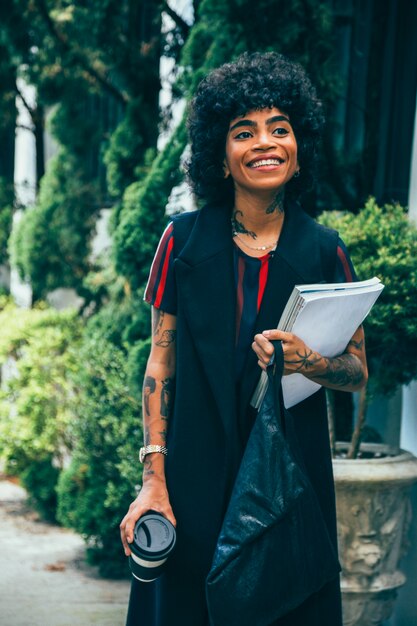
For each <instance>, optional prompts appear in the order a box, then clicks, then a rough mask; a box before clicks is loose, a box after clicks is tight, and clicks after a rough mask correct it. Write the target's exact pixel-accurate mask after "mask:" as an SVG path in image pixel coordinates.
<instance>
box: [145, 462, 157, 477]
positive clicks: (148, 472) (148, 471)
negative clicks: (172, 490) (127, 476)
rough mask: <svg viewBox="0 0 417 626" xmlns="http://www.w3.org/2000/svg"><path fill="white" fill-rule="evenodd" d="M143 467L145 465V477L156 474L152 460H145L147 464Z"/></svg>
mask: <svg viewBox="0 0 417 626" xmlns="http://www.w3.org/2000/svg"><path fill="white" fill-rule="evenodd" d="M143 465H144V468H143V473H144V475H145V476H151V475H152V474H155V472H154V471H153V469H152V459H145V462H144V464H143Z"/></svg>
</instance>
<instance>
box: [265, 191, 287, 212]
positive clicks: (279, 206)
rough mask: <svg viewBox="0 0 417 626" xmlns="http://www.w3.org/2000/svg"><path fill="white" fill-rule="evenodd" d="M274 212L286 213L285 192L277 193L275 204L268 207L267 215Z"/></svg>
mask: <svg viewBox="0 0 417 626" xmlns="http://www.w3.org/2000/svg"><path fill="white" fill-rule="evenodd" d="M274 211H276V212H277V213H284V190H282V191H279V192H278V193H277V195H276V196H275V198H274V200H273V202H272V203H271V204H270V205H269V206H267V207H266V211H265V213H266V214H267V215H269V214H270V213H273V212H274Z"/></svg>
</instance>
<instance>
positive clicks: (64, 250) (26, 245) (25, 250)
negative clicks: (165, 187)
mask: <svg viewBox="0 0 417 626" xmlns="http://www.w3.org/2000/svg"><path fill="white" fill-rule="evenodd" d="M97 209H98V207H97V203H96V189H95V186H94V184H92V183H90V182H89V181H88V180H87V178H86V174H85V172H84V171H83V170H82V169H80V164H79V162H77V160H76V158H75V156H74V155H73V154H71V153H70V152H68V151H67V150H65V149H63V148H62V149H61V150H60V151H59V152H58V154H56V155H55V156H54V157H53V158H52V159H51V161H50V162H49V164H48V170H47V172H46V174H45V176H44V177H43V179H42V182H41V188H40V192H39V196H38V199H37V202H36V205H35V207H33V208H31V209H27V210H26V212H25V213H24V214H23V216H22V219H21V220H20V222H19V224H18V225H17V227H16V228H15V229H14V230H13V233H12V236H11V239H10V249H11V262H12V265H13V266H14V267H16V268H17V269H18V271H19V274H20V276H21V277H22V278H23V279H28V280H30V283H31V286H32V289H33V292H34V295H35V299H39V298H42V297H45V295H46V294H47V293H48V291H51V290H53V289H56V288H58V287H73V288H74V289H76V290H78V291H80V289H82V283H83V279H84V277H85V275H86V274H87V272H88V270H89V261H88V255H89V253H90V238H91V235H92V233H93V231H94V224H95V218H96V212H97Z"/></svg>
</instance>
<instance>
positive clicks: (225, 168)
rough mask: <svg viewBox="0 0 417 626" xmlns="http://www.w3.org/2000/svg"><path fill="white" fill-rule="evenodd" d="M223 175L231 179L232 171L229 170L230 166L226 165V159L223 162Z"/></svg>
mask: <svg viewBox="0 0 417 626" xmlns="http://www.w3.org/2000/svg"><path fill="white" fill-rule="evenodd" d="M223 173H224V177H225V178H229V176H230V170H229V166H228V165H227V163H226V159H225V160H224V161H223Z"/></svg>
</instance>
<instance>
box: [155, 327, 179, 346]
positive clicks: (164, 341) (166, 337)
mask: <svg viewBox="0 0 417 626" xmlns="http://www.w3.org/2000/svg"><path fill="white" fill-rule="evenodd" d="M176 334H177V331H176V330H172V329H170V330H164V332H163V333H162V336H161V338H160V339H158V341H156V342H155V345H157V346H160V347H161V348H168V346H169V345H171V343H173V342H174V341H175V337H176Z"/></svg>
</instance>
